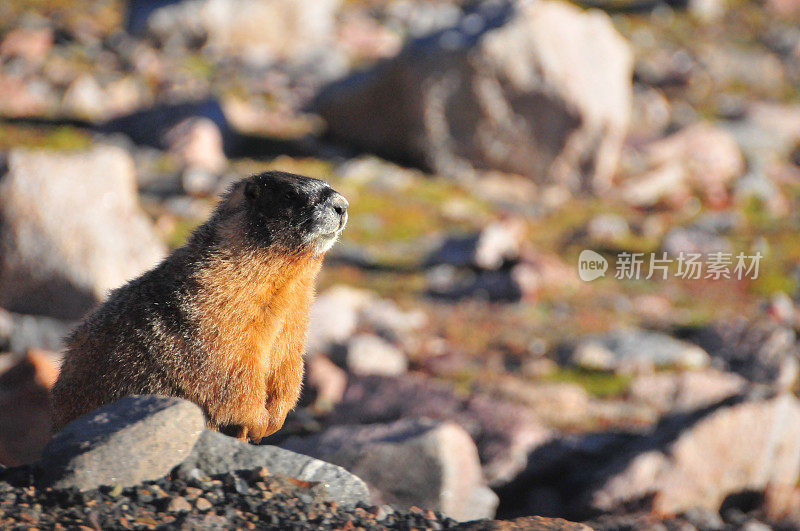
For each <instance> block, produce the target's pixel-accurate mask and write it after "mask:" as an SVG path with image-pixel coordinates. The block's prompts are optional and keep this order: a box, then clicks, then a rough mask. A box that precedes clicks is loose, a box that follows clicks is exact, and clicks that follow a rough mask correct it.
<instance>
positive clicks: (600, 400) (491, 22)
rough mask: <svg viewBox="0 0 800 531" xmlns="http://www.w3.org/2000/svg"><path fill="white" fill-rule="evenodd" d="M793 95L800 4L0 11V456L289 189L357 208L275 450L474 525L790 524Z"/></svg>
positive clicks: (177, 4)
mask: <svg viewBox="0 0 800 531" xmlns="http://www.w3.org/2000/svg"><path fill="white" fill-rule="evenodd" d="M799 96H800V2H797V1H795V0H763V1H741V0H673V1H661V0H632V1H627V0H610V1H604V0H597V1H596V2H595V1H594V0H592V1H591V2H587V3H581V2H574V3H568V2H562V1H558V0H540V1H530V2H526V1H518V2H510V1H502V2H501V1H488V0H487V1H483V2H481V1H467V0H464V1H459V0H430V1H424V0H388V1H385V2H380V1H372V0H297V1H291V0H180V1H178V0H129V1H128V2H125V1H123V0H83V1H77V0H27V1H21V0H2V1H0V175H2V176H0V307H2V308H1V309H0V351H2V352H4V353H3V354H2V355H0V371H2V374H0V463H3V464H5V465H15V464H19V463H26V462H30V461H32V460H33V459H35V458H36V457H37V456H38V455H39V453H40V452H41V449H42V447H43V445H44V444H45V442H46V441H47V438H48V436H49V435H48V426H49V417H48V412H47V389H48V387H49V386H50V385H52V382H53V381H54V380H55V378H56V376H57V372H58V358H59V354H58V351H59V349H60V348H61V337H62V336H63V335H64V334H65V333H67V332H68V331H69V329H70V327H71V326H72V325H73V324H74V323H75V322H76V321H77V320H79V319H80V318H81V316H82V315H84V314H85V313H86V312H87V311H88V310H89V309H90V308H92V307H93V306H94V305H95V304H97V303H98V302H99V301H101V300H103V298H104V297H105V295H106V293H107V291H108V290H109V289H113V288H115V287H117V286H119V285H121V284H122V283H124V282H125V281H126V280H129V279H131V278H133V277H135V276H137V275H138V274H140V273H141V272H143V271H144V270H146V269H147V268H149V267H151V266H152V265H154V264H155V263H157V262H158V261H159V260H160V259H161V258H162V257H163V256H165V254H166V253H168V252H169V250H170V249H174V248H176V247H179V246H180V245H182V243H183V242H184V241H185V239H186V237H187V235H188V234H189V233H190V232H191V230H192V229H193V228H194V227H195V226H197V225H198V224H199V223H201V222H203V221H204V220H205V219H206V218H207V217H208V215H209V213H210V212H211V211H212V209H213V207H214V204H215V201H216V197H218V194H219V193H221V192H222V191H223V190H225V188H226V187H227V186H228V185H229V184H230V183H231V182H233V181H234V180H236V179H239V178H241V177H242V176H245V175H248V174H252V173H256V172H261V171H264V170H268V169H279V170H284V171H290V172H296V173H301V174H304V175H309V176H313V177H318V178H321V179H325V180H328V181H329V182H330V183H331V184H332V185H333V186H334V187H335V188H336V189H337V190H339V191H340V192H341V193H343V194H344V195H345V196H346V197H347V198H348V199H349V201H350V205H351V207H350V222H349V225H348V227H347V230H346V231H345V233H344V235H343V237H342V239H341V241H340V243H339V244H337V246H336V247H335V248H334V249H333V250H332V251H331V252H330V253H329V256H328V258H327V260H326V266H325V268H324V270H323V272H322V275H321V278H320V283H319V289H318V293H319V297H318V300H317V302H316V304H315V306H314V309H313V312H312V329H311V333H310V337H309V345H308V377H307V382H306V387H305V392H304V396H303V398H302V402H301V407H299V408H298V409H297V410H296V411H295V412H294V413H293V414H292V415H291V416H290V418H289V420H288V421H287V423H286V426H285V428H284V429H283V430H282V431H281V432H279V433H278V434H276V435H275V436H272V437H271V438H270V440H269V441H268V442H269V443H271V444H280V445H282V446H285V447H287V448H290V449H295V450H298V451H301V452H303V453H308V454H311V455H315V456H318V457H320V458H322V459H326V460H329V461H332V462H335V463H337V464H341V465H343V466H345V467H347V468H348V469H350V470H352V471H353V472H355V473H356V474H358V475H360V476H361V477H362V478H363V479H365V480H366V481H367V482H368V483H369V484H370V486H371V487H372V488H373V493H374V498H375V501H376V502H386V503H392V504H394V505H396V506H398V507H406V508H407V507H409V506H411V505H418V506H421V507H431V508H436V509H440V510H442V511H444V512H445V513H446V514H449V515H451V516H454V517H456V518H458V519H469V518H478V517H491V516H494V515H495V514H496V515H498V516H499V517H504V518H507V517H515V516H520V515H530V514H536V515H544V516H558V517H564V518H570V519H575V520H587V521H590V522H592V523H594V524H595V525H598V526H600V527H606V528H615V527H624V526H633V527H642V526H645V525H652V524H654V522H658V521H661V520H664V521H666V522H671V524H670V525H682V526H688V527H683V528H685V529H690V528H691V526H696V527H701V528H723V527H724V526H734V527H737V526H742V525H745V524H748V523H749V524H752V525H756V522H766V523H769V524H771V525H782V526H784V527H785V528H797V527H798V526H800V490H798V488H797V482H798V479H800V402H798V400H797V399H796V398H795V394H796V392H797V391H798V384H797V379H798V344H797V338H796V331H797V329H798V326H800V312H799V311H798V306H797V296H798V293H797V285H798V280H799V279H800V268H799V267H798V263H800V238H798V199H799V198H800V195H799V194H800V167H799V165H800V99H798V97H799ZM584 250H590V251H593V252H594V253H597V254H596V255H595V254H590V255H589V256H591V257H593V258H592V259H593V260H594V262H596V263H597V264H601V265H599V266H598V267H601V268H602V263H603V262H604V261H605V263H606V264H607V270H605V273H604V275H601V276H600V277H599V278H596V279H594V280H586V279H585V277H582V276H579V255H581V252H582V251H584ZM625 253H628V254H625ZM632 253H641V254H632ZM664 253H666V254H664ZM681 253H683V254H681ZM692 253H693V254H695V255H696V256H698V257H699V258H698V260H699V261H700V262H701V266H702V267H703V268H704V269H702V271H701V272H700V273H699V274H697V275H687V274H686V271H685V269H682V268H683V267H684V265H685V264H683V263H681V262H680V260H679V257H681V256H684V257H685V256H689V254H692ZM740 253H742V254H743V256H745V257H754V256H758V257H759V259H758V260H755V259H753V260H750V261H749V262H748V264H747V265H748V266H752V265H753V262H754V261H755V262H757V263H756V265H757V266H758V269H753V268H752V267H751V268H750V269H748V270H746V271H745V272H744V273H745V274H743V275H742V274H736V273H737V271H736V269H735V266H736V264H737V259H736V257H737V255H739V254H740ZM626 256H627V257H628V258H625V257H626ZM715 256H716V258H714V257H715ZM630 257H634V260H633V262H634V263H635V261H636V257H638V259H639V260H640V261H641V269H640V270H636V269H631V268H629V267H627V266H626V263H630ZM653 257H654V258H657V259H659V260H665V262H659V263H660V264H661V265H664V268H663V269H656V271H655V274H653V275H649V273H650V272H651V271H650V266H651V259H653ZM626 260H627V262H626ZM714 261H715V262H716V263H717V264H720V263H721V264H722V266H721V267H722V269H720V266H719V265H718V266H717V271H720V270H723V272H726V273H727V274H712V271H713V269H709V268H710V267H711V266H710V263H711V262H714ZM741 272H742V271H741V270H740V271H739V273H741ZM648 276H650V278H649V279H648V278H647V277H648ZM581 278H584V280H581ZM431 486H435V487H436V488H432V487H431Z"/></svg>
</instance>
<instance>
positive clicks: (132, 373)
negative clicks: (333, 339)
mask: <svg viewBox="0 0 800 531" xmlns="http://www.w3.org/2000/svg"><path fill="white" fill-rule="evenodd" d="M346 206H347V202H346V201H345V200H344V198H342V197H341V196H339V195H338V194H336V193H335V192H333V190H332V189H330V187H328V186H327V185H326V184H325V183H323V182H322V181H317V180H315V179H308V178H304V177H299V176H293V175H289V174H283V173H279V172H271V173H267V174H262V175H258V176H254V177H251V178H249V179H246V180H244V181H242V182H240V183H238V184H237V185H236V186H234V187H233V188H232V189H231V191H230V192H229V193H228V194H227V196H226V197H225V198H223V200H222V201H221V203H220V205H219V206H218V208H217V210H216V212H215V214H214V215H213V216H212V218H211V219H210V220H209V221H208V222H207V223H205V224H204V225H203V226H201V227H200V228H199V229H198V230H197V231H196V232H195V233H194V234H193V235H192V237H191V238H190V240H189V242H188V243H187V244H186V245H185V246H184V247H182V248H180V249H178V250H176V251H175V252H174V253H173V254H172V255H171V256H169V257H168V258H167V259H165V260H164V262H162V263H161V264H160V265H159V266H157V267H156V268H155V269H153V270H151V271H149V272H147V273H145V274H144V275H142V276H141V277H139V278H138V279H136V280H134V281H132V282H130V283H129V284H127V285H126V286H123V287H122V288H120V289H118V290H116V291H114V292H113V293H112V294H111V296H110V297H109V300H108V301H107V302H105V303H104V304H103V305H102V306H100V307H99V308H98V309H97V310H95V312H94V313H92V314H91V315H89V317H87V319H86V320H85V321H84V322H83V323H82V324H81V325H80V326H79V327H78V328H77V329H76V330H75V331H74V332H73V334H72V335H71V336H70V337H69V338H68V340H67V352H66V356H65V360H64V364H63V367H62V369H61V374H60V376H59V379H58V381H57V382H56V384H55V386H54V387H53V411H54V427H55V428H56V429H60V428H62V427H63V426H64V425H65V424H67V423H68V422H70V421H71V420H73V419H75V418H77V417H78V416H80V415H83V414H84V413H87V412H89V411H91V410H93V409H95V408H97V407H99V406H102V405H104V404H107V403H110V402H113V401H115V400H117V399H119V398H122V397H123V396H126V395H129V394H160V395H169V396H178V397H182V398H186V399H188V400H191V401H193V402H195V403H197V404H198V405H199V406H200V407H201V408H202V409H203V411H204V412H205V415H206V418H207V420H208V425H209V427H212V428H215V429H219V430H223V431H226V432H229V433H234V434H236V435H237V436H239V437H241V438H248V437H249V438H251V439H254V440H258V439H260V438H261V437H263V436H266V435H269V434H271V433H274V432H275V431H277V430H278V429H280V428H281V426H282V425H283V422H284V420H285V418H286V415H287V413H288V412H289V411H290V410H291V409H292V408H293V407H294V405H295V403H296V402H297V398H298V396H299V393H300V387H301V384H302V377H303V359H302V355H303V351H304V348H305V336H306V329H307V324H308V312H309V306H310V304H311V300H312V297H313V289H314V280H315V278H316V275H317V273H318V272H319V270H320V267H321V265H322V258H323V254H324V252H325V251H326V250H327V249H328V248H329V247H330V245H332V243H333V239H335V236H336V235H338V232H339V231H340V230H341V229H342V228H343V227H344V223H345V221H346V214H345V213H344V211H345V209H346ZM334 210H335V214H334V213H332V212H333V211H334Z"/></svg>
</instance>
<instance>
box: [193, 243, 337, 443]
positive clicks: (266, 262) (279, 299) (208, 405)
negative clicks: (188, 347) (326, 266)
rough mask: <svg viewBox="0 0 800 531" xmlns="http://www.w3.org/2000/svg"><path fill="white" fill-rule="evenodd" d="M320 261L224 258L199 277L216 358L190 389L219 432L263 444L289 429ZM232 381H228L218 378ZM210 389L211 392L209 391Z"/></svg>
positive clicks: (204, 323)
mask: <svg viewBox="0 0 800 531" xmlns="http://www.w3.org/2000/svg"><path fill="white" fill-rule="evenodd" d="M321 265H322V259H321V258H320V257H313V256H310V255H306V256H292V255H289V256H275V255H274V254H273V255H271V256H258V255H256V256H250V257H247V258H246V259H242V257H241V256H235V254H234V256H230V257H220V258H219V259H218V260H214V262H213V265H212V266H211V267H209V268H208V269H205V270H203V271H202V273H201V277H202V278H200V279H198V280H199V281H200V282H199V283H200V285H202V286H203V293H202V294H201V297H200V298H199V299H200V301H202V302H201V303H200V308H199V315H200V316H201V319H200V322H201V327H202V332H201V333H202V334H203V341H204V342H205V343H206V345H207V351H208V352H214V353H215V355H214V356H213V357H212V358H211V359H208V360H207V363H206V364H205V365H204V366H201V367H198V369H199V371H198V372H199V373H198V374H196V375H193V376H192V379H191V380H189V381H195V382H198V385H196V386H194V389H190V390H189V392H190V398H191V399H192V400H194V401H196V402H198V403H199V404H201V405H203V407H204V409H206V410H207V411H208V413H209V415H210V417H211V418H212V419H213V421H214V423H215V424H216V425H217V426H225V425H234V426H241V427H242V428H244V429H245V430H246V431H247V433H248V435H249V437H250V438H252V439H260V438H261V437H264V436H266V435H269V434H270V433H274V432H275V431H277V430H278V429H280V428H281V426H283V422H284V420H285V418H286V414H287V413H288V412H289V410H291V408H292V407H294V405H295V403H296V402H297V398H298V396H299V394H300V387H301V385H302V377H303V359H302V356H303V350H304V346H305V345H304V344H305V335H306V330H307V321H308V311H309V306H310V304H311V299H312V295H313V285H314V279H315V277H316V275H317V273H318V271H319V269H320V267H321ZM214 374H216V375H227V378H219V377H214V376H213V375H214ZM209 383H210V385H209Z"/></svg>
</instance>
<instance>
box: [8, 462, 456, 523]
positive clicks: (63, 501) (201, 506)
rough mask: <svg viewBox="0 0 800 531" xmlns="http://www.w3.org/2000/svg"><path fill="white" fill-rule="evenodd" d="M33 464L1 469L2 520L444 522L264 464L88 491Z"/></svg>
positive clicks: (176, 473) (435, 514) (446, 520)
mask: <svg viewBox="0 0 800 531" xmlns="http://www.w3.org/2000/svg"><path fill="white" fill-rule="evenodd" d="M34 472H35V471H34V470H33V469H32V468H30V467H18V468H15V469H6V470H4V471H2V472H0V528H3V529H23V528H32V527H33V528H51V529H65V528H68V529H73V528H79V527H80V526H85V528H89V529H109V528H113V529H208V528H222V527H225V528H240V529H256V528H258V529H342V528H346V529H352V528H365V529H377V528H391V529H411V528H417V529H420V528H422V529H425V528H427V529H444V528H449V527H453V526H455V525H456V524H457V522H456V521H455V520H452V519H450V518H447V517H446V516H444V515H442V514H441V513H438V512H434V511H430V510H427V511H425V510H422V509H417V508H415V507H412V508H411V509H410V510H409V511H407V512H399V511H395V510H394V509H392V508H391V507H389V506H379V507H368V506H366V505H359V506H356V507H354V508H348V507H345V506H340V505H339V504H337V503H335V502H331V501H327V500H326V493H325V489H324V487H322V486H321V485H320V484H319V483H313V482H306V481H300V480H296V479H292V478H288V477H285V476H279V475H271V474H270V473H269V471H268V470H267V469H266V468H263V467H261V468H258V469H254V470H249V471H247V470H242V471H237V472H232V473H226V474H219V475H214V476H205V475H204V474H198V473H194V474H183V473H181V472H180V471H179V469H175V470H174V471H173V472H172V473H171V474H170V475H168V476H167V477H165V478H162V479H159V480H157V481H150V482H145V483H142V484H140V485H136V486H132V487H124V488H123V487H122V486H121V485H116V486H104V487H100V488H99V489H95V490H89V491H83V492H81V491H79V490H78V489H75V488H69V489H53V488H49V487H48V488H44V489H42V488H38V487H37V486H36V484H35V481H34Z"/></svg>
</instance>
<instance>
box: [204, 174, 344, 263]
mask: <svg viewBox="0 0 800 531" xmlns="http://www.w3.org/2000/svg"><path fill="white" fill-rule="evenodd" d="M347 207H348V202H347V199H345V198H344V197H343V196H342V195H341V194H339V193H338V192H336V191H335V190H334V189H333V188H331V187H330V185H328V183H326V182H325V181H321V180H319V179H312V178H310V177H303V176H302V175H295V174H292V173H286V172H281V171H268V172H265V173H261V174H258V175H253V176H251V177H247V178H246V179H243V180H241V181H239V182H238V183H236V184H234V185H233V186H232V187H231V189H230V191H229V192H228V193H227V195H226V196H225V197H224V198H223V199H222V202H221V203H220V206H219V208H218V213H219V214H220V215H222V216H223V218H227V219H236V220H237V221H236V225H237V226H238V229H239V230H241V228H242V227H244V237H245V240H246V243H247V244H248V245H252V246H256V247H260V248H265V247H280V248H281V249H283V250H286V251H289V252H299V253H305V252H311V253H312V254H314V255H321V254H322V253H324V252H326V251H327V250H328V249H330V248H331V247H332V246H333V244H334V243H335V242H336V239H337V238H338V237H339V234H341V232H342V230H343V229H344V226H345V224H346V223H347Z"/></svg>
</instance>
